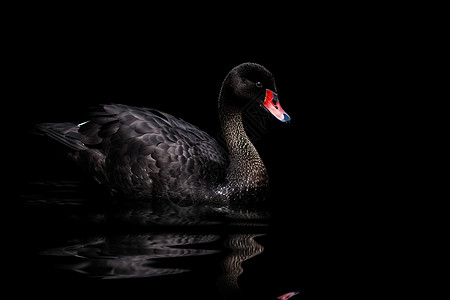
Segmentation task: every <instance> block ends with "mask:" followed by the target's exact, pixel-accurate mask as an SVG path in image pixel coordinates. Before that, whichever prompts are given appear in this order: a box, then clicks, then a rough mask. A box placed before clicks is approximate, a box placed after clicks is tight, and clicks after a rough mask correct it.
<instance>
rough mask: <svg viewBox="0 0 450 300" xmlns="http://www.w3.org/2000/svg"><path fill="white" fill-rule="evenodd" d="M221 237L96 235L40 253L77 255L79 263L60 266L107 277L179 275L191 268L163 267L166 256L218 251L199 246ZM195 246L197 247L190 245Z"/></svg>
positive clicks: (90, 274)
mask: <svg viewBox="0 0 450 300" xmlns="http://www.w3.org/2000/svg"><path fill="white" fill-rule="evenodd" d="M218 239H219V236H218V235H214V234H208V235H205V234H202V235H200V234H184V233H146V234H126V235H116V236H109V237H95V238H91V239H89V240H88V241H84V242H81V241H79V242H78V243H73V244H71V245H69V246H64V247H59V248H52V249H48V250H45V251H43V252H41V254H43V255H50V256H57V257H76V258H78V261H77V262H75V263H74V262H72V261H71V262H70V263H69V262H64V259H61V260H62V261H61V262H59V263H58V268H62V269H68V270H72V271H75V272H78V273H82V274H85V275H89V276H91V277H100V278H104V279H118V278H142V277H153V276H163V275H172V274H179V273H183V272H187V271H189V269H184V268H179V267H176V266H171V267H164V263H163V261H162V260H163V259H164V258H178V257H189V256H202V255H211V254H215V253H218V252H219V251H218V250H210V249H200V248H199V246H198V245H205V244H209V243H212V242H214V241H216V240H218ZM190 246H194V247H190Z"/></svg>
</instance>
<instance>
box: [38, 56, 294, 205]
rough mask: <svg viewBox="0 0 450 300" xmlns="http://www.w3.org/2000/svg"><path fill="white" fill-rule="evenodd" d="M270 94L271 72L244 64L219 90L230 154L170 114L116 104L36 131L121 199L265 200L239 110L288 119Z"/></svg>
mask: <svg viewBox="0 0 450 300" xmlns="http://www.w3.org/2000/svg"><path fill="white" fill-rule="evenodd" d="M276 93H277V89H276V86H275V81H274V77H273V75H272V74H271V73H270V72H269V71H268V70H267V69H266V68H264V67H263V66H261V65H258V64H255V63H244V64H241V65H238V66H237V67H235V68H233V69H232V70H231V71H230V72H229V73H228V75H227V76H226V77H225V80H224V81H223V84H222V87H221V90H220V95H219V117H220V122H221V127H222V131H223V135H224V138H225V142H226V146H227V148H228V151H225V150H224V149H223V148H222V147H221V146H220V145H219V143H218V142H217V141H216V140H214V139H213V138H212V137H211V136H210V135H208V134H207V133H205V132H204V131H202V130H200V129H199V128H197V127H196V126H194V125H192V124H190V123H188V122H185V121H183V120H181V119H179V118H176V117H174V116H172V115H170V114H167V113H164V112H161V111H158V110H156V109H151V108H139V107H132V106H127V105H122V104H110V105H100V106H99V107H97V108H95V109H92V111H91V112H90V119H89V120H88V121H86V122H83V123H81V124H78V125H76V124H74V123H42V124H38V125H37V128H38V129H39V130H40V131H42V132H43V133H45V134H46V135H48V136H49V137H51V138H53V139H55V140H57V141H59V142H61V143H63V144H64V145H66V146H68V147H69V148H70V149H71V151H70V156H71V157H72V158H73V159H74V160H75V161H77V162H78V163H79V164H81V165H83V166H84V167H85V168H86V169H87V170H88V171H89V172H90V173H91V174H92V175H93V176H94V177H95V178H96V179H97V181H99V182H100V183H102V184H105V185H107V186H108V187H109V188H110V189H111V190H112V191H116V192H119V193H120V194H121V195H123V196H124V197H126V198H135V199H155V198H158V199H170V200H174V201H175V202H178V203H183V202H185V201H188V202H190V203H191V202H192V203H202V202H204V203H219V204H221V205H233V204H236V205H239V203H244V202H246V201H252V202H259V201H260V200H262V199H264V198H265V195H266V193H267V189H268V183H269V182H268V175H267V171H266V168H265V166H264V164H263V162H262V160H261V158H260V156H259V155H258V152H257V151H256V149H255V147H254V146H253V144H252V143H251V141H250V139H249V137H248V136H247V134H246V132H245V130H244V126H243V123H242V112H243V109H244V108H245V107H246V106H248V105H251V104H256V105H257V106H258V107H261V108H262V109H265V110H267V111H268V112H269V113H271V114H272V115H273V116H275V117H276V118H277V119H278V120H280V121H282V122H287V121H289V120H290V117H289V116H288V115H287V114H286V113H285V112H284V110H283V109H282V108H281V106H280V102H279V101H278V96H277V94H276ZM205 201H206V202H205Z"/></svg>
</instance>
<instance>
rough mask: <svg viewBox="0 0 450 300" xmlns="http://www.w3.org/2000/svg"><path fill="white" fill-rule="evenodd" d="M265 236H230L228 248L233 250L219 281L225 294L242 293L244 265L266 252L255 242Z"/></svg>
mask: <svg viewBox="0 0 450 300" xmlns="http://www.w3.org/2000/svg"><path fill="white" fill-rule="evenodd" d="M263 235H264V234H248V233H243V234H230V235H229V236H228V239H227V241H226V244H225V245H226V246H227V247H228V248H229V249H231V250H232V252H231V254H230V255H229V256H228V257H226V258H225V259H224V260H223V262H222V269H223V274H222V276H220V277H219V279H218V280H217V284H218V286H219V289H220V290H221V291H222V292H223V293H224V294H228V293H235V292H239V291H240V287H239V283H238V277H239V276H240V275H241V274H242V273H243V272H244V269H243V268H242V263H243V262H244V261H246V260H248V259H250V258H252V257H254V256H256V255H258V254H261V253H262V252H263V251H264V247H263V246H262V245H261V244H259V243H257V242H256V241H255V238H256V237H258V236H263Z"/></svg>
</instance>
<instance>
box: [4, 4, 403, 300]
mask: <svg viewBox="0 0 450 300" xmlns="http://www.w3.org/2000/svg"><path fill="white" fill-rule="evenodd" d="M44 10H45V9H44ZM39 12H40V13H39V14H37V13H35V12H33V9H30V10H27V11H26V12H23V14H24V15H21V18H18V19H15V20H14V21H11V28H12V29H14V30H11V33H10V35H11V39H10V42H9V45H8V46H9V47H8V48H9V50H10V52H9V54H8V57H7V59H8V64H9V65H10V66H11V68H8V71H7V72H8V73H9V74H8V79H7V82H6V83H7V85H9V87H10V88H11V93H10V94H9V96H8V97H7V102H8V103H9V104H8V106H7V108H5V110H4V115H5V116H6V117H8V116H11V117H13V118H14V119H15V120H16V121H15V122H14V124H10V125H9V126H11V125H13V126H14V128H15V130H14V132H13V139H11V141H12V142H11V143H12V145H13V152H14V155H15V157H16V158H15V160H14V161H15V165H14V172H13V173H12V174H13V176H11V178H10V179H12V181H13V182H14V183H16V184H17V187H16V185H12V187H13V188H14V189H15V191H14V193H15V195H20V194H23V193H24V192H26V191H24V190H23V189H24V188H26V186H27V183H29V182H32V181H35V180H42V179H45V178H77V176H80V177H82V176H85V175H84V174H83V173H82V172H80V171H78V168H77V167H76V166H74V165H72V164H71V163H70V162H69V161H68V160H67V159H66V158H65V157H64V155H63V154H62V150H63V147H60V146H58V145H56V143H52V142H49V141H48V140H46V139H44V138H42V137H38V136H34V135H33V134H31V133H30V131H32V127H33V124H36V123H40V122H65V121H69V122H75V123H77V122H83V121H84V120H85V118H84V117H85V116H86V114H87V111H88V108H89V107H91V106H94V105H95V104H98V103H111V102H113V103H124V104H128V105H134V106H146V107H152V108H157V109H160V110H162V111H165V112H168V113H171V114H173V115H175V116H178V117H181V118H183V119H184V120H186V121H188V122H191V123H193V124H195V125H197V126H199V127H200V128H202V129H204V130H205V131H206V132H208V133H209V134H210V135H212V136H214V137H216V136H218V134H219V132H220V127H219V122H218V118H217V97H218V93H219V90H220V86H221V83H222V80H223V79H224V77H225V75H226V74H227V73H228V72H229V70H231V69H232V68H233V67H234V66H236V65H238V64H240V63H243V62H247V61H251V62H256V63H259V64H262V65H264V66H265V67H266V68H267V69H269V70H270V71H271V72H272V73H273V74H274V76H275V80H276V83H277V88H278V95H279V99H280V103H281V105H282V106H283V108H284V110H285V111H286V112H287V113H288V114H289V115H290V116H291V118H292V122H291V123H290V124H287V125H286V124H281V123H279V122H277V121H276V120H273V121H271V122H269V124H268V128H267V132H266V133H265V134H264V135H262V136H261V137H258V139H257V140H256V141H255V145H256V147H257V149H258V151H259V152H260V155H261V157H262V159H263V161H264V162H265V164H266V167H267V169H268V171H269V174H270V179H271V190H270V197H269V198H270V201H271V210H272V215H273V219H272V227H271V229H270V230H272V231H273V232H276V236H275V237H273V235H272V238H271V240H270V243H271V245H276V246H275V249H277V250H275V253H272V255H273V256H274V259H275V258H276V260H274V261H273V263H272V264H271V265H270V266H264V267H261V268H265V267H267V268H269V267H270V268H274V272H280V274H281V273H283V272H294V274H297V275H298V278H296V277H292V276H281V277H280V278H281V279H280V280H279V282H274V283H273V284H274V285H279V286H281V285H286V286H295V283H296V282H301V284H300V286H301V289H302V290H303V292H304V294H305V295H304V297H305V298H306V297H307V296H306V295H308V296H309V297H310V298H316V297H317V298H320V296H319V295H321V294H323V293H329V294H330V295H331V294H332V295H335V294H337V295H343V296H345V295H348V294H349V293H351V291H353V292H354V291H355V289H354V286H355V285H361V284H366V283H367V282H368V281H370V280H371V279H370V278H369V277H367V276H365V275H362V274H365V272H366V271H367V270H369V271H370V270H372V269H374V268H375V267H374V263H375V264H376V262H377V260H378V259H379V257H378V255H376V254H375V255H374V254H373V253H378V250H377V246H375V245H373V244H372V243H371V242H368V241H370V240H372V238H376V234H375V233H374V227H376V226H377V224H378V223H377V222H378V221H379V219H378V212H379V211H380V208H381V210H385V209H387V208H388V207H389V203H388V202H389V201H388V200H387V198H386V194H387V193H386V191H387V187H389V185H392V184H393V183H392V178H393V177H395V172H396V168H395V165H394V168H393V170H392V172H393V173H394V174H393V173H392V172H391V173H390V174H389V175H388V176H381V175H380V174H382V173H384V169H385V168H386V166H387V165H389V166H390V167H392V164H391V163H392V161H393V158H392V155H394V156H395V155H399V153H396V152H395V149H394V148H395V142H394V141H397V140H396V138H397V137H398V135H397V132H396V130H398V131H400V130H401V129H392V128H393V126H392V115H393V114H394V113H395V112H396V110H397V108H398V107H399V106H400V105H401V104H399V103H398V102H394V98H395V97H396V96H397V95H396V94H395V92H392V91H391V88H392V87H394V86H395V85H396V84H398V81H397V82H396V81H395V78H396V73H398V72H399V68H401V67H402V65H403V62H402V51H401V50H398V49H397V48H396V45H397V34H396V33H395V32H394V33H392V32H390V31H389V30H388V31H386V29H383V28H380V26H381V25H380V23H379V22H378V23H377V22H365V21H364V17H365V15H364V14H363V15H361V16H360V17H355V18H353V17H354V16H353V17H352V18H348V16H345V17H344V16H342V15H335V14H334V13H333V12H331V11H327V12H326V13H325V12H324V11H322V10H315V11H314V12H313V14H312V15H309V14H308V12H307V11H306V10H305V11H303V10H302V12H301V13H300V15H297V16H286V18H283V17H281V18H280V19H273V18H271V17H270V16H267V15H263V16H264V17H263V16H262V15H261V14H255V15H256V16H261V19H260V18H258V17H256V18H248V16H246V15H245V13H244V14H243V15H239V16H236V15H232V14H230V15H228V16H226V17H224V18H223V19H222V18H219V19H215V17H214V16H210V17H209V18H205V19H200V18H198V16H197V15H195V16H194V15H183V18H180V17H179V16H178V15H172V14H168V15H166V14H162V15H161V18H159V17H158V14H157V13H156V12H152V14H149V15H148V16H142V15H140V16H136V17H134V15H133V14H127V13H126V14H109V13H108V12H106V11H101V10H100V11H96V12H94V13H88V14H87V15H86V14H84V13H82V14H78V13H71V12H70V10H69V11H68V10H63V11H61V12H60V13H42V12H41V11H39ZM258 13H260V12H258ZM125 15H126V17H125ZM274 15H275V14H274ZM241 19H242V20H241ZM212 24H214V26H213V25H212ZM387 32H389V34H385V33H387ZM387 70H389V72H387ZM387 107H388V109H387ZM392 130H394V132H392ZM393 149H394V151H391V150H393ZM388 152H389V153H390V154H389V155H388V154H387V153H388ZM392 153H393V154H392ZM16 155H17V156H16ZM18 215H19V216H20V206H19V208H18V211H17V212H16V214H13V217H17V216H18ZM19 220H20V218H19ZM375 220H377V221H375ZM372 221H373V222H372ZM14 222H15V223H14V224H16V226H22V225H23V224H21V223H22V222H21V221H17V219H16V220H15V221H14ZM23 222H24V224H25V226H31V225H30V224H27V223H26V220H23ZM295 232H298V237H297V235H296V234H295ZM302 243H305V244H307V245H308V246H307V247H304V244H302ZM272 249H273V248H272ZM367 250H369V251H370V252H366V251H367ZM372 251H374V252H372ZM369 253H370V254H369ZM377 257H378V258H377ZM297 258H299V259H297ZM305 258H306V259H305ZM355 262H356V263H355ZM297 275H294V276H297ZM371 276H373V274H372V275H371ZM375 277H377V276H375ZM287 278H290V279H287ZM15 279H17V280H16V282H25V283H27V284H28V283H29V280H24V279H20V278H15ZM286 280H287V281H288V282H286ZM282 281H284V282H282ZM263 283H267V282H264V281H263ZM164 284H168V285H170V283H167V282H165V283H164ZM380 284H383V282H382V281H381V283H380ZM101 285H105V284H104V283H101ZM128 285H129V286H127V284H123V286H122V287H121V288H123V289H129V288H130V289H136V293H137V292H138V291H142V290H144V289H145V288H144V287H142V286H139V285H138V283H136V282H131V283H130V282H129V283H128ZM108 288H111V287H110V286H108ZM41 292H42V291H41Z"/></svg>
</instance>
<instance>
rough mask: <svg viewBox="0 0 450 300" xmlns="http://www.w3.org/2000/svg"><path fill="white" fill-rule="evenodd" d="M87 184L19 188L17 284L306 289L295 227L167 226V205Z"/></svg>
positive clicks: (214, 294)
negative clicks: (121, 197)
mask: <svg viewBox="0 0 450 300" xmlns="http://www.w3.org/2000/svg"><path fill="white" fill-rule="evenodd" d="M91 188H92V187H91V186H89V185H87V186H86V184H85V183H83V182H80V181H76V180H49V181H40V182H30V183H28V184H27V185H26V188H24V189H23V190H22V194H21V195H20V197H19V202H20V210H19V211H20V220H21V223H23V226H21V227H20V228H18V229H17V230H16V231H15V234H14V238H13V240H12V241H11V246H12V247H13V248H14V250H13V251H14V256H13V257H12V258H11V263H12V265H13V274H14V276H13V277H14V279H15V282H16V283H20V284H19V285H18V288H17V289H15V292H17V293H18V294H23V293H24V294H26V295H30V294H31V295H42V296H44V297H55V298H65V296H69V295H71V296H80V297H86V296H93V297H96V296H98V297H100V296H101V297H112V296H120V295H126V296H127V297H130V296H138V295H139V296H140V297H142V295H146V298H147V299H275V298H276V297H277V296H280V295H282V294H285V293H288V292H292V291H299V292H300V294H299V295H297V296H295V297H294V299H295V298H297V297H298V299H308V297H309V296H308V294H309V293H311V292H312V291H311V288H312V287H311V286H309V285H310V280H311V278H309V277H310V275H311V274H309V273H308V272H310V269H309V266H310V261H311V257H308V255H310V251H309V250H307V249H308V243H309V242H308V238H307V236H303V238H302V230H301V229H300V228H298V229H295V228H291V229H290V230H291V232H290V233H286V230H288V229H287V228H283V227H282V226H281V227H280V226H278V225H277V224H274V223H273V221H271V219H270V218H269V219H268V218H256V219H255V218H251V219H248V218H247V219H245V218H222V217H220V218H209V219H206V218H205V219H199V220H193V219H192V218H191V219H186V220H184V221H183V222H182V223H178V222H174V223H172V224H170V220H172V219H171V217H173V218H177V217H178V216H172V212H169V213H168V215H169V217H168V218H165V219H164V218H159V219H157V220H156V219H152V218H151V217H149V216H150V215H152V214H154V213H155V210H158V209H159V208H155V207H148V206H146V205H140V204H133V205H123V204H122V203H115V202H114V201H115V200H112V199H111V198H109V197H108V196H107V195H105V194H103V191H95V190H92V189H91ZM102 197H103V199H102ZM156 213H157V214H158V215H159V216H161V211H156ZM246 216H248V212H247V214H246ZM234 217H235V216H234ZM162 219H164V220H163V221H161V220H162ZM149 220H150V221H149ZM279 231H284V232H279ZM60 288H61V289H60ZM300 296H301V297H300ZM130 299H131V298H130Z"/></svg>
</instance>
